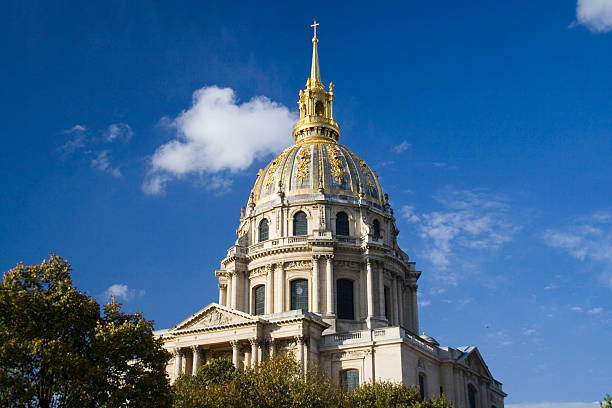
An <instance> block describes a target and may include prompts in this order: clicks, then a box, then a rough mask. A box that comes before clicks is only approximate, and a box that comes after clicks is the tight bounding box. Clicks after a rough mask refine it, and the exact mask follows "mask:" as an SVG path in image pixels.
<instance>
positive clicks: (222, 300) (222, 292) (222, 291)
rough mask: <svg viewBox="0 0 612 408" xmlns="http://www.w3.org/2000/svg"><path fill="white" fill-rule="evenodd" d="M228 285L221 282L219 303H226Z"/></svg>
mask: <svg viewBox="0 0 612 408" xmlns="http://www.w3.org/2000/svg"><path fill="white" fill-rule="evenodd" d="M226 288H227V285H223V284H219V304H220V305H222V306H223V305H225V300H226V299H227V290H226Z"/></svg>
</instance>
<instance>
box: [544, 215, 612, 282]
mask: <svg viewBox="0 0 612 408" xmlns="http://www.w3.org/2000/svg"><path fill="white" fill-rule="evenodd" d="M542 239H543V241H544V242H545V243H546V245H548V246H550V247H552V248H557V249H560V250H563V251H565V252H566V253H568V254H569V255H570V256H572V257H574V258H576V259H578V260H579V261H583V262H586V261H594V262H596V263H598V264H600V265H601V266H602V267H603V271H602V272H601V275H600V277H601V279H602V281H603V282H604V283H605V284H606V285H608V286H609V287H610V288H612V214H610V213H608V212H597V213H594V214H590V215H588V216H583V217H580V218H578V219H576V220H575V221H573V222H571V223H570V224H569V225H567V226H565V227H563V228H548V229H546V230H545V231H544V233H543V234H542Z"/></svg>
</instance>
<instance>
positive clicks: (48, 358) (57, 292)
mask: <svg viewBox="0 0 612 408" xmlns="http://www.w3.org/2000/svg"><path fill="white" fill-rule="evenodd" d="M0 338H1V339H2V340H1V341H0V406H3V407H4V406H5V407H43V408H47V407H56V408H60V407H136V406H138V407H164V406H169V405H170V399H169V398H170V397H169V385H168V381H167V378H166V374H165V366H166V362H167V360H168V358H169V355H168V353H167V352H166V351H165V350H164V349H163V348H162V347H161V343H160V341H159V340H156V339H154V337H153V323H152V322H150V321H147V320H145V319H144V318H143V317H142V315H140V314H138V313H136V314H125V313H122V312H121V310H120V305H119V304H116V303H114V302H113V303H110V304H107V305H106V306H105V307H104V314H103V315H102V316H100V307H99V305H98V303H97V302H96V301H95V299H93V298H91V297H89V296H86V295H84V294H82V293H80V292H79V291H78V290H77V288H76V287H75V286H74V285H73V282H72V280H71V278H70V265H69V264H68V262H67V261H65V260H63V259H62V258H60V257H59V256H55V255H52V256H51V257H50V258H49V259H47V260H45V261H43V263H42V264H40V265H32V266H24V265H23V264H21V263H19V264H17V266H16V267H15V268H13V269H11V270H10V271H8V272H6V273H5V274H4V278H3V281H2V282H0Z"/></svg>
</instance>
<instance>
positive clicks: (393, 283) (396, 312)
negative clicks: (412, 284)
mask: <svg viewBox="0 0 612 408" xmlns="http://www.w3.org/2000/svg"><path fill="white" fill-rule="evenodd" d="M391 299H392V301H393V325H394V326H397V325H399V318H398V315H399V304H398V302H397V279H396V277H395V276H393V277H392V278H391Z"/></svg>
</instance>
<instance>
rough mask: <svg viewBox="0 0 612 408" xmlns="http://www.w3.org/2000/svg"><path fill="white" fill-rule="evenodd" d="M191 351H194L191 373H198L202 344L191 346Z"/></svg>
mask: <svg viewBox="0 0 612 408" xmlns="http://www.w3.org/2000/svg"><path fill="white" fill-rule="evenodd" d="M191 351H192V352H193V364H192V365H191V375H196V374H197V373H198V368H200V366H201V363H200V361H201V360H200V346H191Z"/></svg>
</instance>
